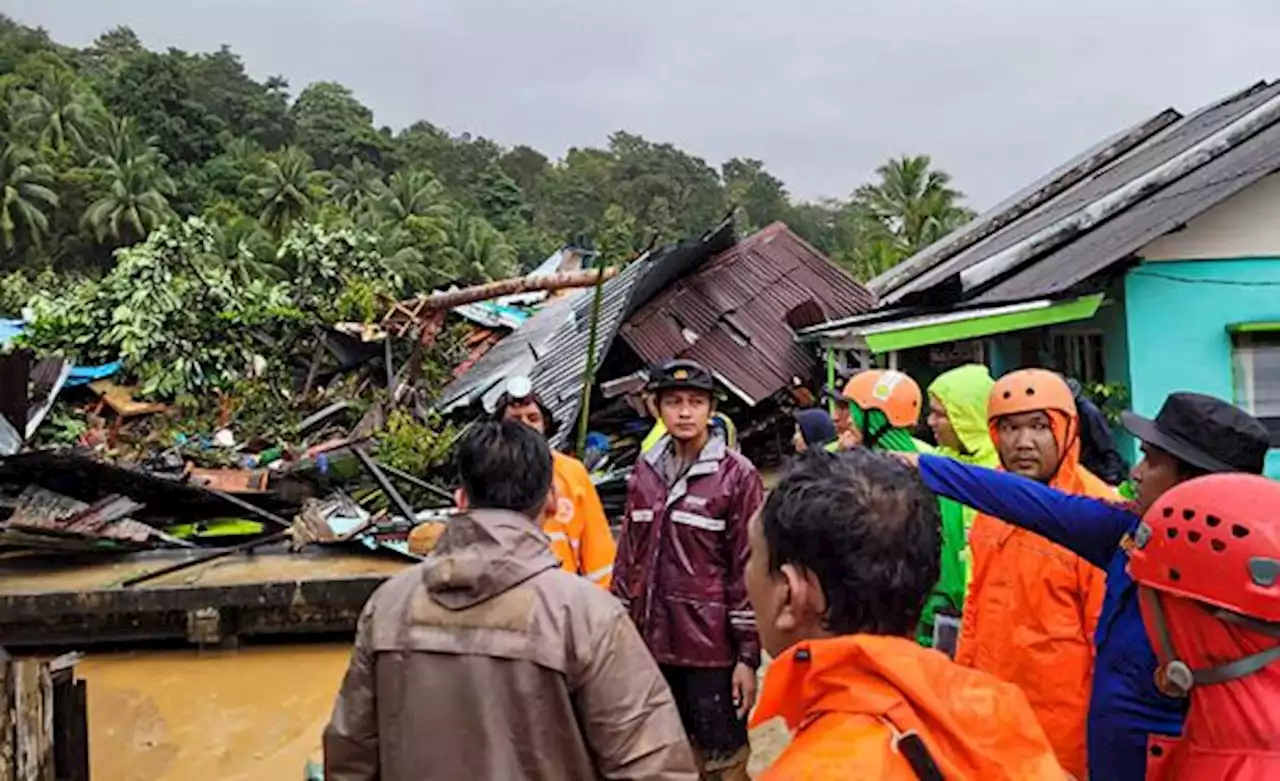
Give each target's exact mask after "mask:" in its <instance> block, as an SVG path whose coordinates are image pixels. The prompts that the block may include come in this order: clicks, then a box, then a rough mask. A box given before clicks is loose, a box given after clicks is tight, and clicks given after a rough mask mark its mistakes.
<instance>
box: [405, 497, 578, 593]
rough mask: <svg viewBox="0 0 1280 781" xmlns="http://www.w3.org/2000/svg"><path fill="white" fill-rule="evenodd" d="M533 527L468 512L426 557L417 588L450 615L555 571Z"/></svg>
mask: <svg viewBox="0 0 1280 781" xmlns="http://www.w3.org/2000/svg"><path fill="white" fill-rule="evenodd" d="M550 545H551V540H550V538H549V537H547V535H546V534H545V533H543V531H542V529H541V528H539V527H538V525H537V522H536V521H534V520H533V519H531V518H529V517H528V516H525V515H521V514H520V513H514V512H508V511H506V510H484V509H475V510H470V511H468V512H466V513H464V514H462V515H457V516H454V517H453V518H452V519H450V521H449V524H448V526H447V527H446V528H445V531H444V534H442V535H441V536H440V541H439V542H438V543H437V544H436V547H435V549H434V550H433V551H432V552H431V555H430V556H428V557H427V559H426V562H425V564H424V569H423V582H424V583H425V585H426V587H427V591H428V593H429V594H430V595H431V598H432V599H433V600H435V601H436V602H437V603H439V604H440V605H443V606H444V607H447V608H449V609H451V610H461V609H464V608H468V607H471V606H473V605H476V604H479V603H480V602H483V601H485V600H487V599H490V598H492V597H494V596H497V595H498V594H501V593H504V592H506V591H509V590H511V589H512V588H515V587H516V586H518V585H520V584H521V583H523V582H524V581H526V580H528V579H529V578H531V577H533V576H534V575H537V574H538V573H540V572H543V571H545V570H548V569H555V568H557V567H559V566H560V562H559V560H558V559H557V558H556V556H555V554H554V553H552V552H551V547H550Z"/></svg>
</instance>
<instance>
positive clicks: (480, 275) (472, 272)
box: [443, 215, 516, 281]
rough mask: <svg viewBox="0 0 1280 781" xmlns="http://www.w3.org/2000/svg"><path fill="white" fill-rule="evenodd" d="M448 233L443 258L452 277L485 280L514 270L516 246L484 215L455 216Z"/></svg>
mask: <svg viewBox="0 0 1280 781" xmlns="http://www.w3.org/2000/svg"><path fill="white" fill-rule="evenodd" d="M448 233H449V243H448V246H446V247H445V249H444V252H443V257H444V259H445V260H446V262H447V264H448V265H449V267H450V268H451V270H452V271H453V274H452V275H451V276H454V277H460V278H463V279H468V280H477V281H484V280H490V279H503V278H505V277H508V276H511V275H512V274H513V273H514V272H515V268H516V252H515V249H513V248H512V247H511V245H510V244H508V243H507V240H506V238H505V237H504V236H503V235H502V234H501V233H499V232H498V231H497V230H496V229H495V228H494V227H493V226H492V225H490V224H489V223H488V222H487V221H486V220H485V219H484V218H482V217H474V216H465V215H458V216H457V217H456V218H455V219H454V221H453V222H452V223H451V224H450V225H449V229H448Z"/></svg>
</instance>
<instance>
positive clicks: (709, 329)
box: [621, 223, 874, 405]
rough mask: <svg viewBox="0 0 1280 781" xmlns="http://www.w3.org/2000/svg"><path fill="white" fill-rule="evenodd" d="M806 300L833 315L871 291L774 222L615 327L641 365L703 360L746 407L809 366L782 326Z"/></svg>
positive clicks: (855, 306) (848, 310) (861, 302)
mask: <svg viewBox="0 0 1280 781" xmlns="http://www.w3.org/2000/svg"><path fill="white" fill-rule="evenodd" d="M808 302H813V303H816V304H817V306H818V307H820V309H821V311H822V313H823V315H824V316H826V317H827V318H828V319H831V318H843V317H848V316H850V315H854V314H858V313H860V312H865V311H867V310H869V309H870V308H871V307H872V305H873V303H874V299H873V297H872V295H871V293H870V292H868V291H867V290H866V289H865V288H863V287H862V286H861V285H859V284H858V283H856V282H854V281H853V280H852V279H851V278H850V277H849V276H847V275H846V274H845V273H844V272H843V271H841V270H840V269H838V268H836V267H835V266H834V265H833V264H832V263H831V261H829V260H827V259H826V258H825V257H823V256H822V254H821V253H819V252H818V251H817V250H815V249H814V248H813V247H811V246H809V245H808V244H807V243H805V242H804V241H803V240H802V239H800V238H799V237H798V236H796V235H795V234H794V233H792V232H791V230H790V229H789V228H787V226H786V225H783V224H782V223H774V224H773V225H770V226H769V227H767V228H765V229H764V230H762V231H760V232H759V233H757V234H755V235H754V236H751V237H749V238H747V239H745V240H743V241H741V242H739V243H738V244H737V245H735V246H734V247H733V248H732V249H730V250H729V251H727V252H724V253H722V254H721V255H720V256H719V257H717V258H716V259H715V261H713V262H712V263H711V264H710V265H709V266H707V267H706V268H704V269H703V270H701V271H699V272H698V273H697V274H694V275H692V276H690V277H688V278H687V279H684V280H681V281H680V282H679V283H678V284H676V285H674V286H672V287H671V288H669V289H668V290H666V291H665V292H664V293H663V294H662V295H660V296H658V297H656V298H655V299H654V300H653V301H651V302H650V303H649V304H648V305H647V306H645V307H644V308H643V309H641V310H640V311H638V312H637V313H636V314H635V315H634V316H632V317H631V318H630V319H628V321H627V323H626V325H624V326H623V327H622V331H621V335H622V338H623V339H625V340H626V342H627V344H628V345H630V346H631V348H632V349H633V350H635V351H636V352H637V353H638V354H639V355H640V356H641V357H642V358H643V359H644V360H646V361H647V362H649V363H656V362H658V361H664V360H670V359H672V358H677V357H678V358H688V359H691V360H696V361H699V362H701V363H703V364H705V365H706V366H707V367H708V368H710V369H711V370H712V371H714V372H715V373H716V374H717V375H718V376H719V377H721V379H722V380H723V381H724V382H725V383H726V384H727V385H729V386H731V387H732V388H733V389H734V390H735V392H737V393H740V394H741V395H742V396H743V401H745V402H747V403H748V404H751V405H754V404H757V403H759V402H761V401H763V400H765V399H767V398H769V397H770V396H772V395H773V394H775V393H777V392H778V391H780V390H783V389H785V388H786V387H788V386H789V385H790V384H791V379H792V378H793V377H800V378H802V379H808V376H809V374H810V373H811V372H812V371H813V369H814V367H815V360H816V359H815V358H814V356H813V355H812V353H810V352H809V351H808V350H806V349H804V348H803V347H802V346H800V345H799V344H797V343H796V340H795V332H794V331H793V330H792V329H791V327H790V326H789V325H788V324H787V316H788V314H789V313H791V312H792V311H793V310H794V309H796V308H797V307H801V306H803V305H805V304H806V303H808Z"/></svg>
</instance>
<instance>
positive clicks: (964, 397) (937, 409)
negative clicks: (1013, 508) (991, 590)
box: [928, 363, 1000, 596]
mask: <svg viewBox="0 0 1280 781" xmlns="http://www.w3.org/2000/svg"><path fill="white" fill-rule="evenodd" d="M995 384H996V381H995V380H993V379H992V378H991V372H990V371H988V369H987V367H986V366H983V365H982V364H980V363H969V364H965V365H964V366H957V367H956V368H954V369H951V370H950V371H946V372H943V373H942V374H940V375H938V377H937V378H936V379H935V380H934V381H933V382H931V383H929V388H928V393H929V417H928V421H929V428H930V429H931V430H932V431H933V437H934V440H935V441H937V443H938V446H937V447H935V448H934V449H933V455H937V456H946V457H947V458H954V459H956V460H957V461H960V462H961V463H965V464H975V465H977V466H985V467H989V468H991V469H995V468H996V467H998V466H1000V456H999V454H997V453H996V446H995V443H994V442H992V441H991V429H990V427H989V426H988V424H987V400H988V399H990V398H991V388H992V387H994V386H995ZM961 507H962V510H961V512H962V513H963V517H964V548H963V550H962V551H961V554H960V561H961V563H962V565H963V567H964V593H965V595H966V596H967V595H968V593H969V586H970V584H971V583H972V582H973V553H972V551H970V550H969V532H970V530H972V529H973V521H974V519H975V518H976V517H977V515H978V513H977V511H976V510H974V509H973V508H972V507H967V506H964V505H961Z"/></svg>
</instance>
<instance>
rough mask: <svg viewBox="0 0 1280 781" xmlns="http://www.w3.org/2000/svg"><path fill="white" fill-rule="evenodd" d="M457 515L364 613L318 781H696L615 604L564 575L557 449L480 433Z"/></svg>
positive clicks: (465, 446)
mask: <svg viewBox="0 0 1280 781" xmlns="http://www.w3.org/2000/svg"><path fill="white" fill-rule="evenodd" d="M458 462H459V472H460V473H461V478H462V487H461V489H460V490H459V497H458V499H459V505H460V506H461V507H462V508H463V509H464V512H463V513H462V514H461V515H458V516H455V517H454V518H452V519H451V520H450V521H449V524H448V527H447V529H446V530H445V532H444V534H443V535H442V536H441V538H440V541H439V543H438V544H437V546H436V548H435V550H434V551H433V552H432V553H431V555H430V556H428V557H427V559H426V560H425V561H423V562H422V563H421V564H418V565H416V566H414V567H412V568H410V569H408V570H406V571H404V572H402V573H400V574H398V575H396V576H395V577H393V578H391V579H390V580H388V581H387V582H386V583H384V584H383V585H382V586H380V587H379V588H378V590H377V591H375V592H374V594H373V596H372V597H370V598H369V602H368V603H367V604H366V605H365V607H364V610H363V611H362V612H361V615H360V620H359V624H358V628H357V630H356V641H355V649H354V652H353V653H352V657H351V663H350V666H349V667H348V669H347V673H346V677H345V678H344V679H343V681H342V688H341V690H340V691H339V693H338V698H337V702H336V704H335V706H334V710H333V716H332V719H331V720H330V722H329V725H328V727H327V728H326V729H325V732H324V764H325V768H324V769H325V772H324V777H325V778H326V779H327V780H328V781H375V780H378V781H411V780H412V779H419V778H424V777H430V778H448V779H468V781H510V779H516V778H519V779H538V780H545V781H563V780H564V779H577V780H580V781H595V779H601V778H608V779H637V778H660V779H671V781H694V780H695V779H697V777H698V776H697V771H696V767H695V765H694V758H693V754H692V752H691V750H690V748H689V745H688V742H687V740H686V738H685V734H684V729H683V727H682V726H681V724H680V715H679V711H678V709H677V708H676V705H675V702H674V701H673V699H672V697H671V692H670V690H669V688H668V687H667V684H666V682H665V681H664V680H663V678H662V675H661V673H660V672H659V670H658V667H657V665H656V664H655V663H654V661H653V659H652V658H651V657H650V656H649V653H648V651H647V650H646V649H645V646H644V642H643V641H642V640H641V638H640V636H639V635H638V634H637V633H636V631H635V627H634V626H632V624H631V621H630V619H629V618H628V617H627V614H626V611H625V610H623V609H622V606H621V605H619V604H618V602H617V600H615V599H613V598H612V597H611V596H609V595H608V594H606V593H605V592H604V591H602V590H601V589H599V588H597V587H596V586H593V585H591V584H590V583H589V582H587V581H586V580H583V579H582V578H579V577H577V576H576V575H571V574H569V573H567V572H565V571H563V570H562V569H561V567H560V562H559V561H558V560H557V559H556V556H555V554H553V553H552V552H551V548H550V545H549V541H548V539H547V535H546V534H544V533H543V531H542V524H541V519H542V517H543V516H544V514H546V513H547V512H548V505H549V503H550V499H551V494H552V462H551V451H550V450H549V449H548V447H547V443H546V441H545V440H544V439H543V438H542V437H540V436H538V435H537V434H536V433H535V432H533V431H531V430H530V429H529V427H527V426H524V425H521V424H518V423H514V422H511V421H506V422H497V421H484V422H481V423H477V424H476V425H475V426H474V427H472V429H471V430H470V431H468V432H467V434H466V435H465V436H464V438H463V440H462V442H461V444H460V445H459V447H458Z"/></svg>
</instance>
